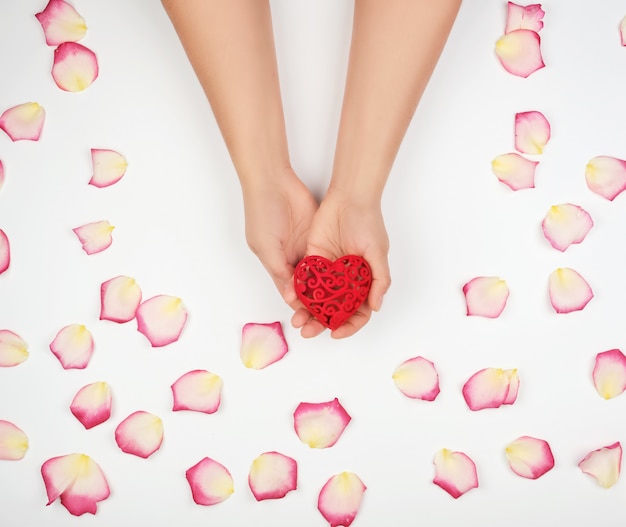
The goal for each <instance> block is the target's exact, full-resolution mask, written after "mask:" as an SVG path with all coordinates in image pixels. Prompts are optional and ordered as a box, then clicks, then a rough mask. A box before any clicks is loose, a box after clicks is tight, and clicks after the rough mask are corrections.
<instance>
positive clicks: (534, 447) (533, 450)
mask: <svg viewBox="0 0 626 527" xmlns="http://www.w3.org/2000/svg"><path fill="white" fill-rule="evenodd" d="M505 453H506V459H507V461H508V462H509V466H510V467H511V470H512V471H513V472H515V473H516V474H517V475H518V476H521V477H523V478H528V479H537V478H540V477H541V476H543V475H544V474H545V473H546V472H548V471H549V470H552V468H553V467H554V456H553V455H552V450H551V449H550V445H549V444H548V443H547V441H544V440H543V439H537V438H536V437H529V436H522V437H518V438H517V439H516V440H515V441H513V442H511V443H509V444H508V445H507V446H506V448H505Z"/></svg>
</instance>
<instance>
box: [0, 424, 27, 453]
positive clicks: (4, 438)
mask: <svg viewBox="0 0 626 527" xmlns="http://www.w3.org/2000/svg"><path fill="white" fill-rule="evenodd" d="M27 450H28V436H27V435H26V434H25V433H24V431H23V430H22V429H20V428H18V427H17V426H15V425H14V424H13V423H10V422H9V421H3V420H2V419H0V459H4V460H7V461H17V460H19V459H22V458H23V457H24V456H25V455H26V451H27Z"/></svg>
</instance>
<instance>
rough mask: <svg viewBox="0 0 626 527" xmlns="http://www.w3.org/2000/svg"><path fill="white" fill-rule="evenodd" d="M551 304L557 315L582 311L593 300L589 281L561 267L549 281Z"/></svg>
mask: <svg viewBox="0 0 626 527" xmlns="http://www.w3.org/2000/svg"><path fill="white" fill-rule="evenodd" d="M548 286H549V293H550V302H551V303H552V307H553V308H554V310H555V311H556V312H557V313H571V312H572V311H580V310H581V309H584V307H585V306H586V305H587V304H588V303H589V301H590V300H591V299H592V298H593V291H592V290H591V287H590V286H589V284H588V283H587V281H586V280H585V279H584V278H583V277H582V276H581V275H580V274H579V273H578V272H576V271H574V269H571V268H569V267H560V268H558V269H556V270H554V271H553V272H552V273H551V274H550V277H549V279H548Z"/></svg>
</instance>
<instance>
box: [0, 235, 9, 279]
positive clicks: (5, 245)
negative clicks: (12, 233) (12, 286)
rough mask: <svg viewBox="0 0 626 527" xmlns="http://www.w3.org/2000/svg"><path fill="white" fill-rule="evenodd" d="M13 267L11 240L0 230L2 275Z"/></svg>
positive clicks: (0, 272) (0, 266) (0, 271)
mask: <svg viewBox="0 0 626 527" xmlns="http://www.w3.org/2000/svg"><path fill="white" fill-rule="evenodd" d="M9 265H11V246H10V245H9V238H7V235H6V234H5V233H4V231H3V230H2V229H0V274H2V273H4V272H5V271H6V270H7V269H8V268H9Z"/></svg>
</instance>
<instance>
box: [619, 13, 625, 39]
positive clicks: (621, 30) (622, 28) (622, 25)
mask: <svg viewBox="0 0 626 527" xmlns="http://www.w3.org/2000/svg"><path fill="white" fill-rule="evenodd" d="M619 36H620V40H621V41H622V46H626V16H625V17H624V18H622V22H621V23H620V25H619Z"/></svg>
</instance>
